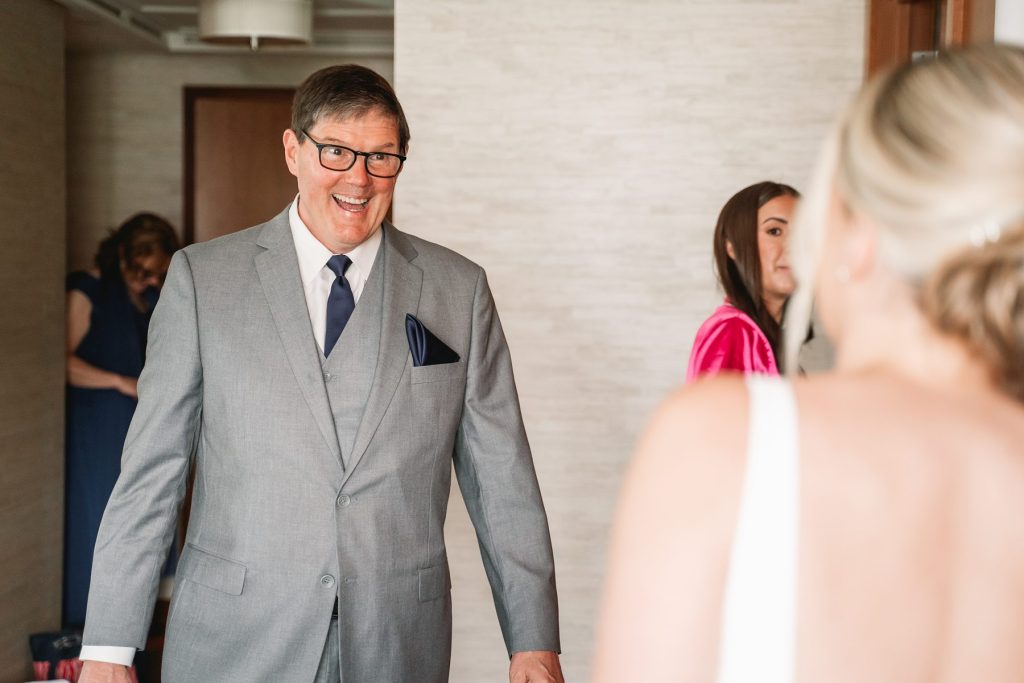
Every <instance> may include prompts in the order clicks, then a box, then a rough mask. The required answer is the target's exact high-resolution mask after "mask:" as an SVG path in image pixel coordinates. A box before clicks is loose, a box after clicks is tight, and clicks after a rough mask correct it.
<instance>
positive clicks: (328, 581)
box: [320, 574, 334, 587]
mask: <svg viewBox="0 0 1024 683" xmlns="http://www.w3.org/2000/svg"><path fill="white" fill-rule="evenodd" d="M320 583H322V584H323V585H325V586H328V587H329V586H333V585H334V577H333V576H331V575H330V574H324V575H323V576H321V577H320Z"/></svg>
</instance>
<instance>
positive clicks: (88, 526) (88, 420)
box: [64, 272, 149, 627]
mask: <svg viewBox="0 0 1024 683" xmlns="http://www.w3.org/2000/svg"><path fill="white" fill-rule="evenodd" d="M66 288H67V290H68V291H72V290H77V291H79V292H82V293H83V294H84V295H85V296H86V297H88V299H89V301H90V302H92V317H91V319H90V322H89V331H88V332H87V333H86V334H85V337H83V338H82V341H81V343H79V345H78V348H77V349H75V352H74V353H75V355H76V356H78V357H79V358H81V359H82V360H84V361H85V362H86V363H89V364H91V365H94V366H96V367H98V368H100V369H103V370H108V371H110V372H115V373H117V374H119V375H125V376H128V377H138V376H139V373H140V372H141V371H142V364H143V362H144V360H145V353H146V333H147V331H148V328H149V313H144V312H142V311H140V310H139V309H137V308H136V307H135V306H134V305H132V302H131V300H130V299H129V297H128V291H127V289H125V286H124V283H123V282H122V281H121V278H119V277H114V278H102V279H101V278H97V277H95V276H94V275H92V274H90V273H84V272H76V273H72V274H71V275H69V276H68V279H67V287H66ZM66 396H67V398H66V400H67V405H66V408H67V418H66V419H67V421H66V435H65V438H66V442H65V443H66V446H65V456H66V460H65V486H64V495H65V506H64V624H65V625H67V626H72V627H73V626H79V625H81V624H83V623H84V622H85V605H86V598H87V596H88V593H89V575H90V573H91V571H92V554H93V549H94V546H95V545H96V534H97V532H98V531H99V526H100V519H101V518H102V517H103V509H104V508H105V507H106V505H107V500H108V499H109V498H110V493H111V491H112V490H113V488H114V482H116V481H117V477H118V474H120V472H121V449H122V448H123V447H124V440H125V436H126V435H127V433H128V425H129V424H130V423H131V420H132V415H133V414H134V412H135V405H136V400H135V399H133V398H131V397H130V396H125V395H124V394H122V393H121V392H119V391H117V390H115V389H85V388H82V387H73V386H71V385H68V386H67V395H66Z"/></svg>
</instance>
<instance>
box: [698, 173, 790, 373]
mask: <svg viewBox="0 0 1024 683" xmlns="http://www.w3.org/2000/svg"><path fill="white" fill-rule="evenodd" d="M799 196H800V193H798V192H797V191H796V190H794V189H793V188H792V187H790V186H789V185H783V184H782V183H775V182H771V181H765V182H761V183H757V184H755V185H751V186H750V187H747V188H744V189H742V190H740V191H739V192H737V193H736V194H735V195H733V196H732V198H731V199H729V201H728V202H726V203H725V206H724V207H722V212H721V213H720V214H719V215H718V224H717V225H716V226H715V241H714V252H715V271H716V272H717V274H718V282H719V283H720V284H721V286H722V289H723V290H724V291H725V303H724V304H722V305H721V306H719V307H718V308H717V309H715V312H714V313H712V314H711V317H710V318H708V319H707V320H705V321H704V324H703V325H701V326H700V329H699V330H697V337H696V339H695V340H694V342H693V350H692V351H691V352H690V363H689V367H688V368H687V371H686V381H687V382H690V381H692V380H694V379H696V378H697V377H700V376H701V375H713V374H716V373H718V372H722V371H736V372H742V373H758V374H765V375H777V374H779V363H778V361H777V360H776V350H777V349H778V346H779V338H780V335H781V327H780V323H781V321H782V310H783V308H784V307H785V305H786V299H788V298H789V295H790V294H792V293H793V289H794V287H795V286H796V282H795V281H794V280H793V275H792V273H791V272H790V269H789V260H788V257H787V255H786V238H787V236H788V232H789V224H790V221H791V219H792V216H793V211H794V209H795V206H796V201H797V198H798V197H799Z"/></svg>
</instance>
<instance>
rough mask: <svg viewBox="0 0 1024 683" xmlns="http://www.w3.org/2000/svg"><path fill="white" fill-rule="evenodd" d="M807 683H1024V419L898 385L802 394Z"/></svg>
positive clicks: (866, 379) (864, 381)
mask: <svg viewBox="0 0 1024 683" xmlns="http://www.w3.org/2000/svg"><path fill="white" fill-rule="evenodd" d="M795 391H796V400H797V406H798V411H799V420H800V468H801V501H800V510H801V522H800V533H799V538H800V557H799V600H798V612H797V615H798V617H797V624H798V633H797V671H798V674H799V675H798V679H799V680H806V681H820V680H829V681H843V680H849V681H865V680H871V681H884V680H893V681H908V682H909V681H1019V680H1022V678H1024V648H1022V647H1021V646H1020V644H1021V643H1022V642H1024V608H1022V606H1024V515H1022V514H1021V505H1022V503H1024V407H1022V406H1021V405H1020V404H1019V403H1017V402H1015V401H1013V400H1011V399H1010V398H1008V397H1004V396H1003V395H1002V394H998V393H996V392H995V391H992V390H986V389H980V388H977V387H973V386H968V387H956V388H953V387H950V388H946V389H943V388H937V387H931V386H922V385H919V384H915V383H912V382H911V381H908V380H905V379H902V378H896V377H892V376H885V375H881V374H880V375H876V376H871V375H864V376H859V377H843V376H835V375H833V376H823V377H821V378H817V379H808V380H805V381H798V382H796V384H795Z"/></svg>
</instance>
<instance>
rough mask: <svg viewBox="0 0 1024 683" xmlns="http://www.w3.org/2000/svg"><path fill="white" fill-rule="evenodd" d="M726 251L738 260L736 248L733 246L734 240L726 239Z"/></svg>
mask: <svg viewBox="0 0 1024 683" xmlns="http://www.w3.org/2000/svg"><path fill="white" fill-rule="evenodd" d="M725 253H726V254H728V255H729V258H731V259H732V260H733V261H735V260H736V250H735V249H733V248H732V242H730V241H729V240H726V241H725Z"/></svg>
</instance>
